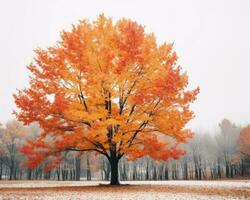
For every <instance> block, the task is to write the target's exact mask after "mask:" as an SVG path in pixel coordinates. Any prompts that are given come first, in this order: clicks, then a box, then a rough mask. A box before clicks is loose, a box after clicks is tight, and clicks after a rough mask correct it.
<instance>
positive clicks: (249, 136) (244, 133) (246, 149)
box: [239, 125, 250, 157]
mask: <svg viewBox="0 0 250 200" xmlns="http://www.w3.org/2000/svg"><path fill="white" fill-rule="evenodd" d="M239 146H240V152H241V153H242V154H244V155H245V156H248V157H249V156H250V125H248V126H247V127H245V128H243V129H242V130H241V132H240V138H239Z"/></svg>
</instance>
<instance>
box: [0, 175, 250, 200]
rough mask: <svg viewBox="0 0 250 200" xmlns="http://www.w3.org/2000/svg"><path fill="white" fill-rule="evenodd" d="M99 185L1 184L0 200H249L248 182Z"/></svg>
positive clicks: (141, 182)
mask: <svg viewBox="0 0 250 200" xmlns="http://www.w3.org/2000/svg"><path fill="white" fill-rule="evenodd" d="M100 184H108V182H100V181H0V200H2V199H13V200H14V199H15V200H16V199H36V200H38V199H39V200H40V199H41V200H52V199H57V200H59V199H60V200H61V199H88V200H99V199H100V200H111V199H112V200H113V199H114V200H118V199H121V200H129V199H131V200H132V199H133V200H136V199H138V200H147V199H158V200H161V199H164V200H165V199H180V200H186V199H191V200H193V199H199V200H203V199H204V200H205V199H212V200H213V199H214V200H217V199H218V200H222V199H250V180H242V181H126V182H122V184H124V186H115V187H111V186H105V185H101V186H100Z"/></svg>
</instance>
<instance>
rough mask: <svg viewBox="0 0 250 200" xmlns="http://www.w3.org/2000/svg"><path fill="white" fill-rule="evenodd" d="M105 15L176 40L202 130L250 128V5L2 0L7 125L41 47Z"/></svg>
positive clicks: (2, 92)
mask: <svg viewBox="0 0 250 200" xmlns="http://www.w3.org/2000/svg"><path fill="white" fill-rule="evenodd" d="M100 13H104V14H105V15H106V16H108V17H112V18H113V19H114V20H117V19H119V18H121V17H126V18H131V19H133V20H136V21H137V22H138V23H140V24H143V25H145V27H146V30H147V31H148V32H154V33H155V35H156V37H157V38H158V41H159V42H160V43H161V42H164V41H167V42H174V44H175V45H174V48H175V50H176V51H177V53H178V55H179V58H180V59H179V63H180V64H181V66H182V67H183V69H184V70H186V71H187V72H188V74H189V78H190V85H191V86H192V87H194V86H197V85H199V86H200V88H201V93H200V95H199V96H198V100H197V101H196V102H195V103H194V105H193V106H192V108H193V110H194V111H195V114H196V118H195V119H194V120H192V121H191V122H190V123H189V126H190V127H192V128H194V129H203V130H214V129H215V127H216V126H217V124H218V122H220V121H221V120H222V119H223V118H228V119H230V120H231V121H233V122H235V123H237V124H242V125H245V124H247V123H250V87H249V85H250V84H249V83H250V81H249V76H250V61H249V58H250V1H247V0H245V1H244V0H234V1H232V0H220V1H219V0H213V1H212V0H207V1H200V0H196V1H195V0H192V1H190V0H182V1H180V0H172V1H167V0H162V1H157V0H153V1H149V0H148V1H145V0H141V1H139V0H137V1H135V0H134V1H132V0H126V1H125V0H124V1H119V0H114V1H108V0H106V1H101V0H99V1H98V0H92V1H83V0H79V1H77V0H68V1H66V0H64V1H63V0H53V1H52V0H22V1H20V0H16V1H14V0H5V1H4V0H2V1H1V2H0V25H1V31H0V121H1V122H3V123H4V122H6V121H7V120H9V119H12V118H14V116H13V115H12V114H11V113H12V110H13V109H14V108H15V105H14V101H13V97H12V94H13V92H15V91H16V88H19V89H21V88H23V87H25V86H26V85H27V83H28V70H27V69H26V65H27V64H29V63H30V61H31V60H32V57H33V55H34V54H33V49H35V48H36V47H38V46H40V47H47V46H49V45H53V44H54V43H55V42H56V41H57V40H58V39H59V32H60V31H61V30H62V29H69V28H70V26H71V24H74V23H77V22H78V20H80V19H84V18H88V19H90V20H93V19H96V17H97V16H98V15H99V14H100Z"/></svg>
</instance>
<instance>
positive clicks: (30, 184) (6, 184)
mask: <svg viewBox="0 0 250 200" xmlns="http://www.w3.org/2000/svg"><path fill="white" fill-rule="evenodd" d="M99 184H109V182H108V181H96V180H95V181H0V188H36V187H37V188H39V187H63V186H97V185H99ZM121 184H129V185H162V186H187V187H208V188H242V189H244V188H246V189H250V180H237V181H236V180H233V181H227V180H226V181H182V180H180V181H121Z"/></svg>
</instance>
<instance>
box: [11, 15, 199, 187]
mask: <svg viewBox="0 0 250 200" xmlns="http://www.w3.org/2000/svg"><path fill="white" fill-rule="evenodd" d="M172 47H173V45H172V44H166V43H164V44H162V45H158V44H157V43H156V38H155V36H154V35H153V34H147V33H145V31H144V28H143V26H141V25H139V24H137V23H136V22H133V21H131V20H127V19H121V20H120V21H118V22H117V23H113V22H112V20H111V19H108V18H106V17H105V16H103V15H101V16H99V18H98V19H97V21H94V22H93V23H91V22H89V21H86V20H83V21H80V22H79V24H78V25H76V26H73V28H72V30H71V31H69V32H67V31H63V32H62V33H61V39H60V41H59V42H57V43H56V45H55V46H53V47H49V48H47V49H40V48H39V49H37V50H35V53H36V56H35V58H34V62H32V63H31V64H30V65H29V66H28V69H29V70H30V72H31V76H30V82H29V83H30V85H29V87H28V88H27V89H23V90H19V91H18V92H17V93H16V94H15V95H14V98H15V102H16V105H17V107H18V108H19V109H18V110H17V111H15V114H16V116H17V117H18V119H19V120H20V121H22V122H24V123H25V124H29V123H32V122H35V121H37V122H39V124H40V126H41V128H42V129H43V132H42V133H41V135H40V136H39V137H38V138H37V139H36V140H35V141H29V142H28V143H27V144H26V145H25V146H23V148H22V149H21V151H22V152H23V153H25V154H26V155H27V156H28V158H29V159H28V163H27V165H28V166H29V167H36V166H37V165H38V164H41V163H43V162H45V161H46V162H48V159H49V160H50V162H48V163H54V164H57V163H58V162H54V159H57V161H60V152H62V151H67V150H72V151H80V152H83V151H95V152H96V153H100V154H103V155H105V156H106V157H107V158H108V160H109V161H110V163H111V166H113V168H112V171H113V173H114V174H115V173H117V172H114V171H116V169H115V168H117V166H116V165H117V163H118V161H119V159H120V158H121V157H122V156H126V157H127V158H128V159H137V158H140V157H143V156H145V155H148V156H151V157H152V158H153V159H157V160H167V159H169V158H175V159H177V158H178V157H179V156H181V155H183V154H184V151H182V150H180V149H178V145H179V144H180V143H184V142H186V141H187V140H186V139H187V138H189V137H191V135H192V134H191V131H190V130H188V129H185V125H186V124H187V122H188V121H189V120H191V119H192V118H193V112H192V111H190V109H189V105H190V103H192V102H193V101H194V100H195V98H196V95H197V94H198V92H199V89H198V88H197V89H195V90H192V91H188V90H186V88H187V85H188V77H187V74H186V73H184V72H183V71H182V69H181V67H179V66H178V65H177V64H176V62H177V55H176V53H175V52H174V51H173V49H172ZM53 166H54V165H53V164H52V167H53ZM112 176H113V175H112ZM114 181H115V180H114ZM111 182H112V180H111ZM113 183H115V182H113Z"/></svg>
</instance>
